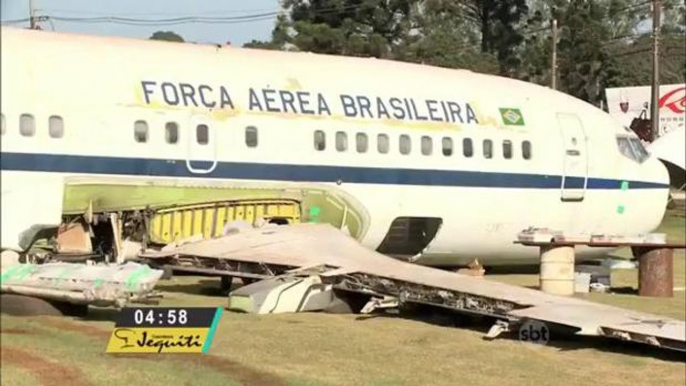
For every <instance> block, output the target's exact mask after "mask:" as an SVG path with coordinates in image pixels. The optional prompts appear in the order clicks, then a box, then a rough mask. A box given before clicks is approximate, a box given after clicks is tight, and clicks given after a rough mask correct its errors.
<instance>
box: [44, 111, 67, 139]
mask: <svg viewBox="0 0 686 386" xmlns="http://www.w3.org/2000/svg"><path fill="white" fill-rule="evenodd" d="M48 134H50V137H51V138H62V136H64V121H63V120H62V117H60V116H57V115H51V116H50V118H48Z"/></svg>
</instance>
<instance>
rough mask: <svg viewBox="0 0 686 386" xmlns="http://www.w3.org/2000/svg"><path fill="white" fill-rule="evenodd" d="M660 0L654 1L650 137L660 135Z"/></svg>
mask: <svg viewBox="0 0 686 386" xmlns="http://www.w3.org/2000/svg"><path fill="white" fill-rule="evenodd" d="M659 46H660V0H653V75H652V85H651V90H650V91H651V96H650V137H651V140H652V141H654V140H656V139H657V137H658V136H659V135H660V106H658V99H659V98H660V47H659Z"/></svg>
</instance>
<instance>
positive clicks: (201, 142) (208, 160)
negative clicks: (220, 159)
mask: <svg viewBox="0 0 686 386" xmlns="http://www.w3.org/2000/svg"><path fill="white" fill-rule="evenodd" d="M186 137H187V141H188V142H187V146H188V153H187V157H186V167H187V168H188V170H189V171H190V172H191V173H194V174H209V173H212V171H214V169H215V168H216V167H217V142H218V141H217V131H216V125H215V124H213V123H212V122H210V121H209V120H207V119H206V118H205V117H202V116H199V115H192V116H191V117H190V119H189V124H188V134H187V136H186Z"/></svg>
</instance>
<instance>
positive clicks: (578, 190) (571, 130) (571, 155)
mask: <svg viewBox="0 0 686 386" xmlns="http://www.w3.org/2000/svg"><path fill="white" fill-rule="evenodd" d="M557 122H558V125H559V127H560V134H561V135H562V143H563V152H564V153H563V154H564V155H563V157H564V161H563V171H562V186H561V199H562V201H581V200H583V199H584V194H585V193H586V187H587V184H588V154H587V150H588V146H587V142H586V141H587V138H586V133H585V131H584V127H583V124H582V123H581V121H580V120H579V117H577V116H576V115H575V114H563V113H558V114H557Z"/></svg>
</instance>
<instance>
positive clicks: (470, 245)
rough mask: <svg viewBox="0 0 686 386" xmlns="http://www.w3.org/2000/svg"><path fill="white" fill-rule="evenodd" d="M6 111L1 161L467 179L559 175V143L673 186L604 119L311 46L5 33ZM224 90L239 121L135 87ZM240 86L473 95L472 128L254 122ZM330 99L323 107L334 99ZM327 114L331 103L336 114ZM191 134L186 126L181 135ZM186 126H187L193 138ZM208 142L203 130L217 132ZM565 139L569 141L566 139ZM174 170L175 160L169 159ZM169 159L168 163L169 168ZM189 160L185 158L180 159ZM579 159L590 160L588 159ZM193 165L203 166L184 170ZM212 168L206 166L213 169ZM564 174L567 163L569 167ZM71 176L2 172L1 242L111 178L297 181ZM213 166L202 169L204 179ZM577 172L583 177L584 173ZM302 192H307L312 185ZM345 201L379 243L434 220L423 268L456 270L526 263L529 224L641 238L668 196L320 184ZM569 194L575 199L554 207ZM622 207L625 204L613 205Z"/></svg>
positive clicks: (551, 96)
mask: <svg viewBox="0 0 686 386" xmlns="http://www.w3.org/2000/svg"><path fill="white" fill-rule="evenodd" d="M2 34H3V42H2V44H3V49H2V51H1V54H2V65H1V70H2V79H3V82H2V85H1V88H2V101H3V105H2V113H3V114H4V116H5V118H6V125H7V127H6V129H7V130H6V133H5V134H3V135H2V152H3V153H26V154H69V155H83V156H111V157H131V158H150V159H158V160H186V161H192V160H193V159H205V160H210V161H217V162H253V163H265V164H295V165H322V166H347V167H377V168H389V169H391V168H404V169H418V170H445V171H450V170H462V171H472V172H499V173H522V174H538V175H552V176H560V175H562V174H563V173H564V170H565V162H566V161H565V154H566V151H567V150H569V146H577V147H579V148H580V149H583V151H584V152H585V155H586V157H585V160H584V161H583V164H582V165H581V166H579V165H578V164H568V166H571V167H572V170H573V171H570V173H572V175H574V176H581V177H584V176H583V173H584V170H585V171H586V175H587V176H588V177H589V178H595V179H598V178H601V179H616V180H632V181H643V182H653V183H660V184H667V181H668V176H667V173H666V170H665V168H664V166H663V165H662V164H661V163H660V162H659V161H657V160H656V159H654V158H650V159H648V160H646V161H645V162H643V163H638V162H635V161H634V160H631V159H629V158H627V157H625V156H623V155H621V154H620V152H619V151H618V149H617V145H616V136H617V135H628V136H633V134H630V133H627V132H626V131H625V130H624V129H623V128H622V127H621V125H619V124H617V123H616V122H615V121H614V120H613V119H612V118H611V117H610V116H609V115H608V114H606V113H604V112H602V111H601V110H599V109H597V108H595V107H593V106H591V105H589V104H587V103H584V102H582V101H580V100H577V99H575V98H572V97H570V96H568V95H566V94H562V93H560V92H556V91H552V90H550V89H547V88H544V87H540V86H537V85H533V84H529V83H525V82H521V81H516V80H511V79H504V78H499V77H494V76H487V75H481V74H477V73H472V72H469V71H464V70H448V69H441V68H433V67H427V66H419V65H414V64H407V63H399V62H391V61H385V60H373V59H360V58H344V57H333V56H325V55H314V54H308V53H283V52H273V51H262V50H250V49H238V48H226V47H223V48H217V47H214V46H202V45H194V44H174V43H167V42H155V41H138V40H129V39H120V38H96V37H88V36H79V35H69V34H56V33H49V32H39V31H29V30H16V29H9V28H3V29H2ZM146 79H153V80H156V81H158V82H159V81H170V82H175V83H183V82H187V83H191V84H195V85H198V84H211V85H225V86H226V87H228V88H229V89H230V90H231V91H230V92H231V97H232V99H233V104H234V105H235V107H236V108H237V110H238V113H237V114H235V115H231V114H228V111H220V110H218V109H215V110H214V111H210V110H208V109H205V108H192V109H191V108H170V107H168V106H163V105H155V106H151V105H146V104H145V102H144V99H143V97H144V96H143V94H142V92H141V83H140V82H141V80H146ZM250 87H254V88H264V87H270V88H274V89H290V90H307V91H311V92H313V93H316V92H322V93H324V94H326V95H329V96H336V95H338V94H351V95H368V96H376V95H379V96H383V97H392V96H400V97H413V98H415V99H417V100H421V99H436V100H455V101H461V102H469V103H470V104H472V106H474V107H475V109H476V110H478V111H477V113H478V114H479V122H480V124H479V125H468V124H463V125H460V124H452V125H451V124H437V123H424V124H421V125H420V124H416V123H413V124H409V123H407V122H404V121H390V120H389V121H382V120H377V119H351V118H346V117H342V116H333V117H330V118H326V119H324V118H321V117H312V116H307V115H295V114H291V113H288V114H268V113H254V112H250V111H248V109H247V103H248V100H247V95H248V93H247V90H248V88H250ZM329 101H333V98H331V97H330V99H329ZM499 107H515V108H519V109H521V112H522V113H523V115H524V120H525V122H526V126H524V127H515V126H504V125H503V124H502V120H501V117H500V115H499V111H498V108H499ZM331 108H332V110H336V109H334V108H333V106H331ZM27 112H28V113H31V114H33V115H34V116H35V117H36V130H37V133H36V135H35V136H34V137H22V136H21V135H20V134H19V128H18V122H19V115H20V114H22V113H27ZM53 114H55V115H59V116H61V117H63V119H64V128H65V130H64V131H65V133H64V137H63V138H61V139H55V138H50V137H49V135H48V127H47V125H48V117H49V116H50V115H53ZM558 114H565V116H567V117H575V119H577V120H578V122H579V123H580V125H581V130H583V137H582V134H581V131H578V130H577V132H576V133H577V134H576V141H577V142H576V144H573V145H569V144H568V145H569V146H567V145H565V142H564V139H563V138H564V137H563V135H562V132H561V130H560V127H559V126H558V121H557V117H558V116H559V115H558ZM138 119H144V120H146V121H147V123H148V125H149V130H150V132H149V139H148V143H137V142H135V141H134V136H133V126H134V122H135V121H136V120H138ZM169 121H175V122H177V123H178V124H179V126H180V138H179V143H177V144H174V145H171V144H167V143H166V142H165V140H164V125H165V123H166V122H169ZM197 122H206V123H207V124H208V125H209V126H210V127H211V130H213V131H214V139H213V140H212V143H211V144H210V145H209V147H207V146H206V147H203V148H198V147H197V146H196V145H194V144H193V143H191V142H192V141H189V137H191V136H192V135H193V134H194V133H193V132H192V131H193V129H192V126H191V125H190V123H193V124H195V123H197ZM247 126H255V127H257V128H258V130H259V146H258V147H256V148H249V147H247V146H246V145H245V136H244V135H245V128H246V127H247ZM189 128H191V129H189ZM189 130H190V131H191V132H190V133H189ZM315 130H325V131H326V132H327V149H326V151H322V152H319V151H315V150H314V148H313V133H314V131H315ZM339 130H343V131H346V132H347V133H348V142H349V147H350V150H349V151H348V152H345V153H340V152H336V151H335V146H334V138H335V132H336V131H339ZM357 132H364V133H366V134H367V135H368V136H369V148H370V151H369V152H367V153H365V154H358V153H357V152H355V150H354V146H355V134H356V133H357ZM381 133H383V134H387V135H389V136H390V139H391V141H390V147H391V148H390V152H389V153H388V154H379V153H378V152H377V151H376V136H377V134H381ZM401 134H406V135H409V136H410V137H411V138H412V154H411V155H401V154H399V152H398V136H399V135H401ZM211 135H213V134H211ZM424 135H428V136H431V137H432V138H433V143H434V150H433V151H434V154H433V155H431V156H424V155H422V154H421V152H420V141H421V137H422V136H424ZM444 136H449V137H451V138H453V143H454V147H455V152H456V153H457V154H454V155H453V156H450V157H445V156H443V155H442V154H441V148H440V143H441V139H442V138H443V137H444ZM463 138H471V139H472V140H473V141H474V145H475V146H474V152H475V156H474V157H472V158H465V157H464V156H463V155H462V139H463ZM484 139H491V140H492V141H493V144H494V146H493V148H494V154H495V156H494V158H493V159H484V158H483V157H482V156H481V150H482V149H481V142H482V140H484ZM504 140H510V141H512V143H513V151H514V156H513V158H512V159H504V158H503V154H502V149H501V144H502V141H504ZM524 140H527V141H531V143H532V144H533V158H532V159H531V160H524V159H523V158H522V155H521V147H520V146H519V144H520V143H521V142H522V141H524ZM570 143H571V142H570ZM168 162H174V161H168ZM176 162H178V161H176ZM181 162H183V161H181ZM584 165H585V166H584ZM188 167H189V169H193V168H195V169H197V167H196V166H194V165H193V164H191V165H189V166H188ZM213 167H215V166H214V164H213V165H211V166H210V167H209V168H207V169H212V168H213ZM568 170H569V169H568ZM192 171H195V172H197V175H198V177H196V178H166V177H152V176H150V177H136V176H108V175H78V174H63V173H35V172H16V171H4V170H3V171H2V182H3V183H2V247H3V248H11V249H17V248H18V235H19V234H20V233H21V232H23V231H24V230H26V229H27V228H28V227H29V226H31V225H33V224H55V225H56V224H58V223H59V221H60V215H61V204H62V198H63V186H64V183H65V181H75V180H78V181H84V182H87V181H96V180H103V179H104V180H107V181H110V182H114V183H137V184H165V185H202V186H236V185H240V186H256V185H259V184H269V185H270V186H274V185H276V186H280V187H293V188H297V187H299V186H302V184H300V183H297V182H279V181H254V180H253V181H246V180H230V179H216V178H204V176H205V175H207V176H209V171H207V170H204V171H203V170H192ZM210 171H211V170H210ZM578 173H582V174H581V175H579V174H578ZM307 185H308V186H312V185H315V184H313V183H307ZM318 185H321V186H328V187H331V188H337V189H339V190H340V191H341V192H343V193H345V194H348V195H350V196H351V197H353V198H354V199H355V200H357V201H358V202H359V203H361V205H362V206H363V207H364V208H365V209H366V211H367V212H368V213H367V214H368V215H369V217H370V219H371V226H370V228H369V229H368V230H367V232H366V233H365V235H364V237H363V239H362V240H361V242H362V243H363V245H365V246H367V247H369V248H376V247H377V246H378V245H379V243H381V241H382V240H383V238H384V236H385V234H386V232H387V231H388V228H389V226H390V224H391V222H392V221H393V219H394V218H396V217H399V216H422V217H426V216H428V217H442V218H443V225H442V228H441V229H440V231H439V234H438V236H437V237H436V239H435V240H434V241H433V242H432V243H431V244H430V245H429V247H428V248H427V250H426V252H425V253H424V255H423V256H422V257H421V258H420V259H419V262H420V263H424V264H454V263H465V262H469V261H471V260H472V259H473V258H479V260H480V261H481V262H482V263H484V264H496V263H521V262H529V263H531V262H535V261H537V258H538V251H537V250H536V248H530V247H523V246H515V245H513V241H514V240H515V239H516V235H517V233H518V232H520V231H521V230H523V229H525V228H528V227H529V226H536V227H549V228H551V229H556V230H562V231H566V232H571V233H583V232H589V233H591V232H592V233H608V234H636V233H645V232H649V231H651V230H653V229H654V228H656V227H657V226H658V225H659V223H660V221H661V219H662V216H663V213H664V206H665V202H666V199H667V196H668V190H667V188H664V189H631V188H630V189H628V190H619V189H611V190H599V189H581V190H579V191H572V192H564V191H563V190H562V189H559V190H558V189H518V188H508V189H502V188H474V187H472V188H463V187H449V186H416V185H388V184H367V183H349V182H346V181H341V183H340V185H338V184H337V183H336V182H335V181H331V182H327V183H319V184H318ZM567 193H571V195H572V196H575V198H577V199H581V198H583V199H582V200H580V201H562V200H561V198H562V197H563V196H564V195H565V194H567ZM620 204H621V205H623V206H624V207H625V211H624V212H623V213H621V214H620V213H618V212H617V206H618V205H620ZM604 252H606V250H603V249H598V248H596V249H589V248H583V247H581V248H578V250H577V256H578V257H580V258H587V257H594V256H597V255H599V254H602V253H604Z"/></svg>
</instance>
